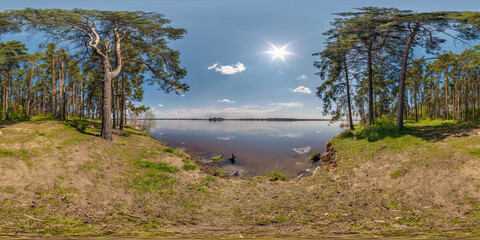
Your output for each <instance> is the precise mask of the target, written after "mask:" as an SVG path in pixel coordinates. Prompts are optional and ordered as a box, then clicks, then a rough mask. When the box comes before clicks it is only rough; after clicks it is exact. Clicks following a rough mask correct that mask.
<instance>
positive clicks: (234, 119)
mask: <svg viewBox="0 0 480 240" xmlns="http://www.w3.org/2000/svg"><path fill="white" fill-rule="evenodd" d="M139 120H144V119H139ZM145 120H146V119H145ZM155 120H198V121H212V122H219V121H285V122H288V121H292V122H293V121H330V119H326V118H317V119H315V118H312V119H305V118H155ZM354 121H355V120H354Z"/></svg>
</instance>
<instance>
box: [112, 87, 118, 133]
mask: <svg viewBox="0 0 480 240" xmlns="http://www.w3.org/2000/svg"><path fill="white" fill-rule="evenodd" d="M112 81H113V80H112ZM114 85H115V83H114V81H113V82H112V109H113V112H112V113H113V114H112V116H113V129H116V128H117V115H116V114H115V113H116V110H117V109H116V106H115V105H116V104H115V89H113V86H114Z"/></svg>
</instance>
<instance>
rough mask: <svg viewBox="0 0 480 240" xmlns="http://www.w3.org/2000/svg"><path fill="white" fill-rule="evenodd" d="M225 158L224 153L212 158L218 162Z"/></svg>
mask: <svg viewBox="0 0 480 240" xmlns="http://www.w3.org/2000/svg"><path fill="white" fill-rule="evenodd" d="M223 159H224V156H223V155H218V156H216V157H213V158H212V161H214V162H218V161H221V160H223Z"/></svg>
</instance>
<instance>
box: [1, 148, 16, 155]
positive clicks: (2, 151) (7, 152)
mask: <svg viewBox="0 0 480 240" xmlns="http://www.w3.org/2000/svg"><path fill="white" fill-rule="evenodd" d="M15 156H16V154H15V152H12V151H9V150H6V149H0V157H15Z"/></svg>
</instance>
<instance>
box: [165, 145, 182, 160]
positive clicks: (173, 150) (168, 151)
mask: <svg viewBox="0 0 480 240" xmlns="http://www.w3.org/2000/svg"><path fill="white" fill-rule="evenodd" d="M160 150H161V151H162V152H166V153H170V154H172V155H175V156H177V157H181V158H186V157H187V154H185V153H183V152H181V151H178V150H175V149H174V148H171V147H165V148H163V149H160Z"/></svg>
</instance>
